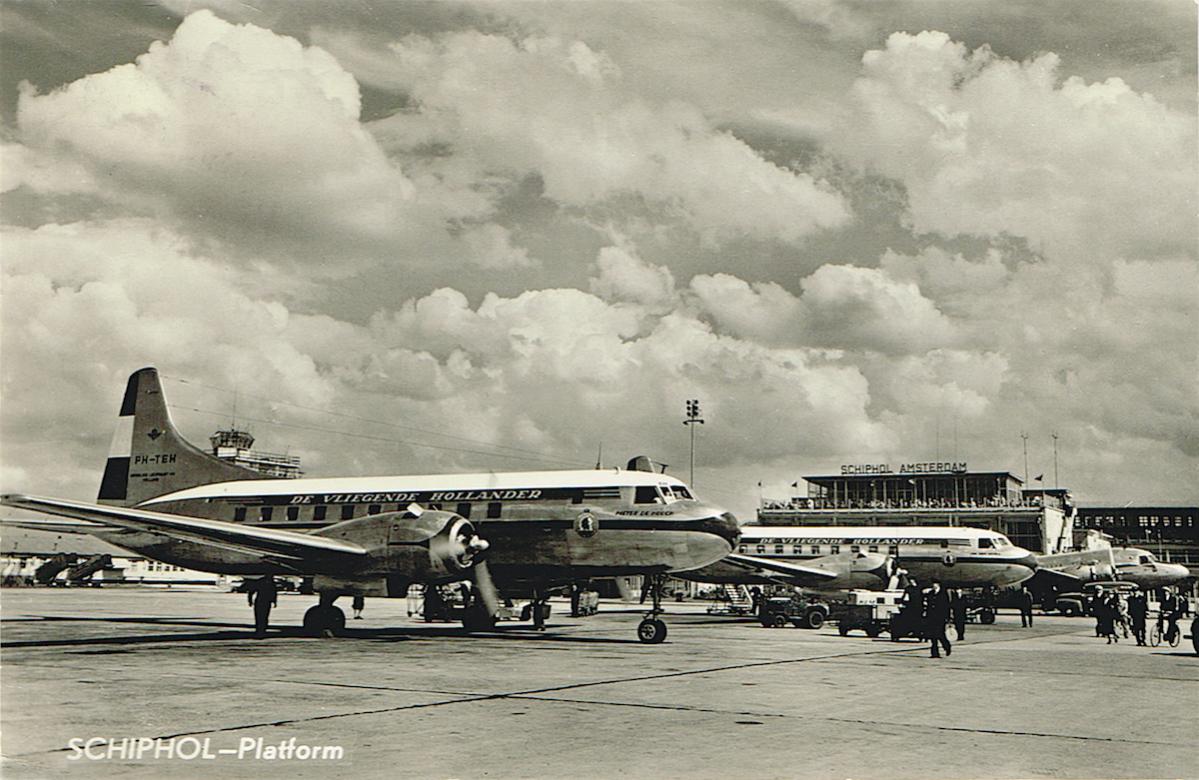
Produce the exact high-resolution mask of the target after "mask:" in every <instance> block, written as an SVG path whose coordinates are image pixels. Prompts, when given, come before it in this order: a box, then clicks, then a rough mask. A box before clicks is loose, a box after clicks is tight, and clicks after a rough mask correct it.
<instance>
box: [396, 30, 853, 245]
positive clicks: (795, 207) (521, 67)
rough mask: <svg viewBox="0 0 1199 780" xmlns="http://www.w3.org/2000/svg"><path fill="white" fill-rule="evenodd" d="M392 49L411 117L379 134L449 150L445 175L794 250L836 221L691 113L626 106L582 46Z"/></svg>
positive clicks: (400, 45)
mask: <svg viewBox="0 0 1199 780" xmlns="http://www.w3.org/2000/svg"><path fill="white" fill-rule="evenodd" d="M392 48H393V50H394V52H395V60H394V65H393V74H394V75H393V81H392V86H393V87H394V88H396V89H402V90H404V91H405V92H406V93H407V94H409V95H411V98H412V100H413V101H414V102H415V104H416V108H415V110H413V111H410V112H405V113H402V114H399V115H397V116H396V117H394V118H393V119H391V120H387V121H386V122H385V123H381V125H382V127H380V128H379V132H380V134H381V135H385V136H386V137H387V138H388V139H389V140H390V141H391V142H392V143H394V144H396V145H398V146H399V147H400V148H403V149H407V150H408V151H409V152H413V151H416V150H420V149H425V148H429V146H430V145H434V146H441V147H445V148H448V149H452V150H453V151H454V160H453V165H454V166H461V165H463V164H464V163H465V161H467V160H469V161H472V162H473V164H474V165H475V166H477V168H478V170H479V172H480V173H479V176H480V178H481V177H482V175H483V174H484V173H486V172H495V173H500V174H503V175H507V176H513V177H521V176H527V175H535V176H537V177H539V178H540V180H541V182H542V184H543V186H544V191H545V195H546V196H547V197H549V198H551V199H553V200H555V201H557V202H559V203H562V204H565V205H568V206H572V207H578V208H583V207H589V206H593V205H596V204H600V203H603V202H607V201H611V200H612V199H614V198H617V197H620V196H627V195H633V196H636V197H639V198H643V199H646V200H647V201H649V202H650V204H652V205H653V206H655V207H656V208H657V209H658V210H659V211H660V212H661V213H662V215H663V216H671V215H673V216H674V217H676V218H678V219H681V220H683V221H684V222H685V223H686V224H688V225H689V226H691V227H692V228H694V229H696V230H698V231H700V232H701V233H704V234H706V235H709V236H712V237H717V238H719V237H726V238H727V237H728V236H729V235H732V234H741V233H749V234H753V235H759V236H762V237H772V238H779V239H783V240H789V241H794V240H797V239H799V238H801V237H803V236H805V235H808V234H810V233H812V232H813V231H816V230H819V229H821V228H828V227H834V226H839V225H842V224H844V223H845V221H846V220H847V217H848V212H847V209H846V205H845V202H844V200H843V199H842V198H841V197H840V196H839V195H838V194H837V193H835V192H833V191H831V190H830V188H829V187H828V186H827V185H825V184H824V183H822V182H819V181H817V180H815V179H814V178H813V177H812V176H810V175H808V174H806V173H802V172H795V171H791V170H788V169H784V168H781V167H779V166H777V165H774V164H772V163H770V162H768V161H766V160H765V159H763V158H762V157H761V156H760V155H759V154H757V153H756V152H755V151H754V150H753V149H752V148H750V147H749V146H748V145H747V144H745V143H744V142H742V141H740V140H739V139H737V138H735V137H734V136H732V135H731V134H729V133H727V132H722V131H720V130H718V129H716V128H714V127H713V126H712V124H711V123H710V122H709V121H708V120H707V119H706V118H705V116H704V115H703V114H702V113H701V112H700V111H699V110H697V109H696V108H695V107H694V106H692V105H689V104H686V103H683V102H666V103H660V102H650V101H647V100H644V99H642V98H640V97H639V96H638V95H637V94H636V91H635V89H633V88H631V87H630V86H628V85H625V84H623V82H622V80H621V73H620V69H619V67H618V66H617V65H616V64H615V63H614V62H613V61H612V60H611V59H610V58H609V57H608V56H607V55H606V54H604V53H603V52H601V51H596V50H593V49H592V48H591V47H589V46H588V45H587V44H585V43H583V42H582V41H570V40H564V39H560V38H554V37H533V36H530V37H525V38H521V39H519V40H513V39H510V38H507V37H503V36H499V35H487V34H482V33H477V32H458V33H449V34H446V35H444V36H441V37H438V38H427V37H422V36H415V35H412V36H408V37H406V38H404V39H403V40H401V41H399V42H397V43H395V44H394V45H393V47H392Z"/></svg>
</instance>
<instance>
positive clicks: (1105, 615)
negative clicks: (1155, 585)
mask: <svg viewBox="0 0 1199 780" xmlns="http://www.w3.org/2000/svg"><path fill="white" fill-rule="evenodd" d="M1149 612H1150V610H1149V596H1148V594H1146V593H1145V592H1143V591H1133V592H1132V593H1130V594H1128V595H1127V596H1126V595H1124V594H1123V593H1121V592H1120V591H1117V590H1110V591H1104V589H1103V588H1100V589H1098V590H1097V591H1096V593H1095V600H1094V602H1093V603H1092V605H1091V613H1092V614H1093V615H1094V616H1095V636H1097V637H1100V638H1104V639H1106V640H1107V643H1108V644H1109V645H1110V644H1116V643H1118V642H1119V641H1120V638H1121V635H1123V638H1124V639H1128V638H1129V636H1131V637H1133V638H1134V639H1135V640H1136V643H1137V645H1138V646H1140V647H1145V646H1147V645H1148V644H1149V642H1148V641H1147V630H1148V621H1149ZM1186 612H1187V601H1186V599H1185V598H1183V597H1182V596H1181V595H1180V594H1179V593H1178V592H1177V590H1176V589H1174V588H1170V587H1167V588H1165V589H1164V593H1163V596H1162V601H1161V605H1160V609H1159V610H1158V613H1157V621H1156V626H1155V627H1156V629H1157V631H1158V632H1159V633H1160V635H1161V637H1162V639H1163V640H1165V642H1166V643H1167V644H1173V643H1174V639H1175V637H1177V636H1178V632H1179V630H1180V629H1179V627H1178V621H1179V620H1180V619H1181V618H1182V617H1183V616H1184V615H1186Z"/></svg>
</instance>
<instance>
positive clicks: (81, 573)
mask: <svg viewBox="0 0 1199 780" xmlns="http://www.w3.org/2000/svg"><path fill="white" fill-rule="evenodd" d="M110 568H112V556H111V555H109V554H108V553H100V554H99V555H93V556H91V557H90V558H88V559H87V560H86V561H84V562H83V563H81V564H79V565H78V566H72V567H71V568H69V569H67V582H82V581H84V580H87V579H91V577H92V575H93V574H95V573H96V572H98V571H103V570H104V569H110Z"/></svg>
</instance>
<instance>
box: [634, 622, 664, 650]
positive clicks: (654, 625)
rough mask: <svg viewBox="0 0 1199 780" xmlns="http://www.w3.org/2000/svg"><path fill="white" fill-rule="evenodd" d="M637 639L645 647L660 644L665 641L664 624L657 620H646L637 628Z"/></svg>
mask: <svg viewBox="0 0 1199 780" xmlns="http://www.w3.org/2000/svg"><path fill="white" fill-rule="evenodd" d="M637 638H638V639H640V640H641V641H642V642H643V643H645V644H647V645H656V644H660V643H661V642H662V641H663V640H664V639H666V624H665V623H663V622H662V621H661V620H658V619H657V618H646V619H645V620H642V621H641V623H640V624H639V625H638V626H637Z"/></svg>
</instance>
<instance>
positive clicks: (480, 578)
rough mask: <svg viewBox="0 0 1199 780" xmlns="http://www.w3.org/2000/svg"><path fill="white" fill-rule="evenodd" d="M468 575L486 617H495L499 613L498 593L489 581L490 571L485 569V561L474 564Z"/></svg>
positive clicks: (493, 583)
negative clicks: (484, 609) (485, 610)
mask: <svg viewBox="0 0 1199 780" xmlns="http://www.w3.org/2000/svg"><path fill="white" fill-rule="evenodd" d="M470 573H471V581H472V582H474V584H475V590H476V591H478V594H479V599H480V600H481V601H482V602H483V606H484V607H485V608H486V609H487V614H488V616H490V617H495V616H496V615H497V614H499V611H500V593H499V591H498V590H496V587H495V582H494V581H493V580H492V579H491V569H489V568H487V561H479V562H478V563H476V564H475V565H474V566H473V567H471V570H470Z"/></svg>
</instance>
